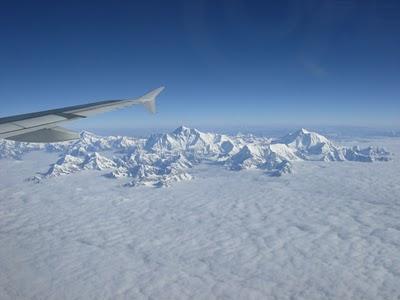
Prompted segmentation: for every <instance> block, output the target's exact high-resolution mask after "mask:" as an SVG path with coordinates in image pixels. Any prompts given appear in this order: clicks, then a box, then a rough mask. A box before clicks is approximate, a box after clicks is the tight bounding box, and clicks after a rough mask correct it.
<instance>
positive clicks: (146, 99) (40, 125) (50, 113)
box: [0, 86, 164, 143]
mask: <svg viewBox="0 0 400 300" xmlns="http://www.w3.org/2000/svg"><path fill="white" fill-rule="evenodd" d="M163 89H164V87H163V86H162V87H159V88H157V89H154V90H152V91H150V92H149V93H147V94H145V95H144V96H142V97H139V98H134V99H120V100H106V101H100V102H94V103H89V104H83V105H75V106H70V107H64V108H58V109H52V110H46V111H41V112H36V113H28V114H23V115H17V116H11V117H5V118H0V138H3V139H7V140H12V141H17V142H28V143H55V142H64V141H70V140H76V139H79V133H77V132H74V131H71V130H69V129H65V128H62V127H59V125H60V124H62V123H65V122H69V121H73V120H78V119H83V118H87V117H89V116H92V115H95V114H99V113H103V112H108V111H112V110H116V109H120V108H125V107H129V106H132V105H143V106H144V107H145V108H146V109H147V110H148V111H150V112H151V113H155V112H156V97H157V96H158V94H160V93H161V91H162V90H163Z"/></svg>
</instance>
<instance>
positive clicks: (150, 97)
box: [137, 86, 165, 114]
mask: <svg viewBox="0 0 400 300" xmlns="http://www.w3.org/2000/svg"><path fill="white" fill-rule="evenodd" d="M164 88H165V87H163V86H162V87H159V88H157V89H154V90H152V91H151V92H148V93H147V94H146V95H144V96H142V97H140V98H139V99H137V102H138V103H140V104H143V105H144V107H146V109H147V110H148V111H149V112H151V113H153V114H154V113H155V112H156V97H157V96H158V94H160V93H161V92H162V90H163V89H164Z"/></svg>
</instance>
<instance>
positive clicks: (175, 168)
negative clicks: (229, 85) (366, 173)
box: [0, 126, 390, 186]
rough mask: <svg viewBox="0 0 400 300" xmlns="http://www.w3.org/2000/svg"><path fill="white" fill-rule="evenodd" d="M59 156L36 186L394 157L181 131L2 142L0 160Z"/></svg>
mask: <svg viewBox="0 0 400 300" xmlns="http://www.w3.org/2000/svg"><path fill="white" fill-rule="evenodd" d="M39 150H42V151H48V152H58V153H60V158H59V160H58V161H57V162H55V163H54V164H52V165H51V167H50V169H49V170H48V171H47V172H46V173H44V174H42V175H41V176H36V177H34V178H35V181H38V180H42V179H45V178H51V177H57V176H61V175H67V174H71V173H75V172H79V171H83V170H98V171H102V172H103V173H104V175H105V176H106V177H109V178H121V177H126V178H131V181H130V182H129V183H128V184H127V185H129V186H137V185H146V186H168V185H170V184H171V183H172V182H177V181H182V180H190V179H192V176H191V175H190V174H189V170H190V168H191V167H193V166H194V165H196V164H199V163H201V162H202V161H208V162H212V163H215V164H219V165H222V166H225V167H226V168H228V169H231V170H242V169H262V170H265V172H266V174H269V175H272V176H281V175H283V174H286V173H291V172H292V171H293V162H295V161H302V160H303V161H304V160H305V161H308V160H314V161H315V160H318V161H346V160H348V161H359V162H373V161H387V160H389V156H390V153H389V152H387V151H386V150H384V149H382V148H373V147H368V148H365V149H360V148H359V147H353V148H349V147H343V146H340V145H336V144H335V143H334V142H332V141H330V140H329V139H327V138H326V137H324V136H322V135H319V134H318V133H315V132H309V131H307V130H306V129H300V130H298V131H296V132H293V133H290V134H288V135H286V136H284V137H282V138H280V139H275V140H271V139H268V138H261V137H254V136H241V135H240V136H239V135H238V136H228V135H223V134H215V133H204V132H201V131H199V130H197V129H194V128H187V127H184V126H181V127H178V128H177V129H175V130H174V131H173V132H171V133H166V134H156V135H152V136H150V137H149V138H148V139H137V138H130V137H116V136H109V137H101V136H97V135H94V134H92V133H89V132H82V134H81V138H80V139H79V140H78V141H75V142H68V143H58V144H47V145H40V144H28V143H15V142H10V141H6V140H2V141H0V158H11V159H21V158H22V156H23V155H24V154H25V153H27V152H30V151H39Z"/></svg>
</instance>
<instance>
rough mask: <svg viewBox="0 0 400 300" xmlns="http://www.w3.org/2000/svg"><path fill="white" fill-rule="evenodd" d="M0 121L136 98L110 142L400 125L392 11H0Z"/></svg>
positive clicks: (399, 10)
mask: <svg viewBox="0 0 400 300" xmlns="http://www.w3.org/2000/svg"><path fill="white" fill-rule="evenodd" d="M0 37H1V42H0V43H1V44H0V103H1V116H7V115H13V114H19V113H25V112H32V111H39V110H44V109H50V108H57V107H60V106H68V105H74V104H81V103H87V102H90V101H97V100H104V99H118V98H127V97H135V96H140V95H141V94H143V93H145V92H146V91H148V90H149V89H152V88H155V87H158V86H160V85H165V86H166V90H165V91H164V92H163V93H162V94H161V95H160V98H159V112H158V114H157V115H155V116H151V115H149V114H147V113H146V112H145V111H144V110H143V109H141V108H137V107H135V108H132V109H128V110H124V111H119V112H113V113H109V114H105V115H101V116H98V117H96V118H92V119H88V120H86V121H84V124H83V125H85V126H89V127H96V126H99V127H102V126H104V124H106V126H109V127H113V128H118V127H121V128H130V127H132V128H134V127H157V126H165V125H167V126H175V125H179V124H186V125H189V126H191V125H193V126H195V125H216V126H218V125H225V126H226V125H228V126H229V125H265V126H269V125H299V126H301V125H309V124H317V125H318V124H319V125H326V124H329V125H369V126H371V125H372V126H375V125H380V126H398V125H399V124H400V117H399V116H400V1H395V0H393V1H390V0H385V1H380V0H375V1H372V0H371V1H369V0H360V1H350V0H340V1H339V0H336V1H333V0H332V1H327V0H315V1H307V0H304V1H298V0H293V1H284V0H282V1H266V0H264V1H252V0H224V1H218V0H196V1H184V0H182V1H173V0H170V1H165V0H159V1H155V0H146V1H39V0H38V1H7V2H5V1H3V2H2V3H1V6H0Z"/></svg>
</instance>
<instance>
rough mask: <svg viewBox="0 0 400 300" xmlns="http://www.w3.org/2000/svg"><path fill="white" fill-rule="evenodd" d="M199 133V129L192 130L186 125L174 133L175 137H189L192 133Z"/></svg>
mask: <svg viewBox="0 0 400 300" xmlns="http://www.w3.org/2000/svg"><path fill="white" fill-rule="evenodd" d="M197 132H198V130H197V129H192V128H189V127H186V126H184V125H181V126H179V127H178V128H176V129H175V130H174V131H173V132H172V133H173V134H175V135H179V134H184V135H188V134H190V133H197Z"/></svg>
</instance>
